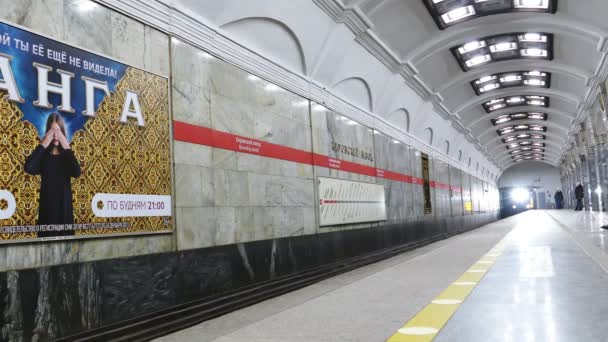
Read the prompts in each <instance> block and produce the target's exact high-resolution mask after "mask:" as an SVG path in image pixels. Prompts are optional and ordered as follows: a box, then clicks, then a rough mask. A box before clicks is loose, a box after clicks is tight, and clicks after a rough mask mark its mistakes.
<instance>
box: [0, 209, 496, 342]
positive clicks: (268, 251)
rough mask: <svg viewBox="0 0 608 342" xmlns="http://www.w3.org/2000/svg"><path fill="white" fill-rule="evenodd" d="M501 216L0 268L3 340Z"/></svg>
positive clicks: (105, 319) (73, 327) (129, 314)
mask: <svg viewBox="0 0 608 342" xmlns="http://www.w3.org/2000/svg"><path fill="white" fill-rule="evenodd" d="M496 219H497V215H496V214H478V215H473V216H462V217H448V218H433V219H426V220H421V221H417V222H400V223H387V224H386V225H385V226H383V227H378V228H370V229H357V230H348V231H338V232H331V233H324V234H318V235H307V236H298V237H289V238H282V239H273V240H263V241H255V242H248V243H242V244H235V245H227V246H219V247H213V248H205V249H197V250H189V251H181V252H172V253H163V254H154V255H144V256H137V257H131V258H122V259H111V260H102V261H95V262H87V263H78V264H69V265H59V266H53V267H44V268H38V269H29V270H20V271H9V272H4V273H0V327H1V329H0V341H10V342H25V341H38V342H41V341H48V340H53V339H55V338H60V337H65V336H68V335H72V334H75V333H78V332H81V331H85V330H89V329H93V328H98V327H101V326H105V325H108V324H111V323H115V322H119V321H123V320H127V319H130V318H133V317H137V316H141V315H144V314H149V313H151V312H154V311H157V310H160V309H163V308H168V307H171V306H174V305H178V304H182V303H186V302H189V301H193V300H197V299H201V298H204V297H213V296H216V295H219V294H222V293H225V292H227V291H231V290H235V289H239V288H241V287H244V286H249V285H252V284H255V283H258V282H262V281H267V280H270V279H274V278H277V277H281V276H286V275H291V274H296V273H298V272H301V271H304V270H307V269H311V268H314V267H318V266H322V265H325V264H329V263H333V262H336V261H340V260H342V259H347V258H350V257H354V256H359V255H364V254H367V253H371V252H376V251H380V250H383V249H387V248H392V247H396V246H400V245H404V244H410V243H413V242H417V241H422V240H426V239H431V238H437V237H440V236H447V235H451V234H454V233H460V232H464V231H466V230H470V229H473V228H476V227H479V226H482V225H485V224H487V223H490V222H493V221H495V220H496Z"/></svg>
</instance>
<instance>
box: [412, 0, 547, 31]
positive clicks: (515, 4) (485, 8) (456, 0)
mask: <svg viewBox="0 0 608 342" xmlns="http://www.w3.org/2000/svg"><path fill="white" fill-rule="evenodd" d="M423 1H424V4H425V5H426V7H427V9H428V11H429V12H430V14H431V16H432V17H433V20H435V23H436V24H437V26H438V27H439V28H440V29H441V30H443V29H446V28H448V27H450V26H453V25H457V24H459V23H462V22H465V21H468V20H472V19H474V18H477V17H483V16H488V15H494V14H499V13H509V12H539V13H555V11H556V9H557V6H556V5H557V0H423Z"/></svg>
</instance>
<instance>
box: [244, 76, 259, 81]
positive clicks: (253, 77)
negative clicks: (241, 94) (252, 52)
mask: <svg viewBox="0 0 608 342" xmlns="http://www.w3.org/2000/svg"><path fill="white" fill-rule="evenodd" d="M247 79H248V80H250V81H257V80H259V79H260V78H259V77H257V76H256V75H249V76H247Z"/></svg>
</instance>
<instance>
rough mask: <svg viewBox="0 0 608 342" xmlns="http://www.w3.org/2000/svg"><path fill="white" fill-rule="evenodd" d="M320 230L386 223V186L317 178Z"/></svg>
mask: <svg viewBox="0 0 608 342" xmlns="http://www.w3.org/2000/svg"><path fill="white" fill-rule="evenodd" d="M317 181H318V183H319V219H320V225H321V226H332V225H338V224H347V223H358V222H373V221H385V220H386V202H385V196H384V186H383V185H378V184H370V183H363V182H353V181H348V180H343V179H335V178H324V177H318V178H317Z"/></svg>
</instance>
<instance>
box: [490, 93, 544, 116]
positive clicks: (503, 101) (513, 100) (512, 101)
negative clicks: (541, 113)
mask: <svg viewBox="0 0 608 342" xmlns="http://www.w3.org/2000/svg"><path fill="white" fill-rule="evenodd" d="M499 105H500V106H499ZM523 105H528V106H538V107H549V98H548V97H546V96H538V95H522V96H509V97H501V98H497V99H493V100H491V101H488V102H486V103H484V104H483V105H482V106H483V108H484V109H485V111H486V112H487V113H491V112H493V111H495V110H497V109H501V108H505V107H516V106H523Z"/></svg>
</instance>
